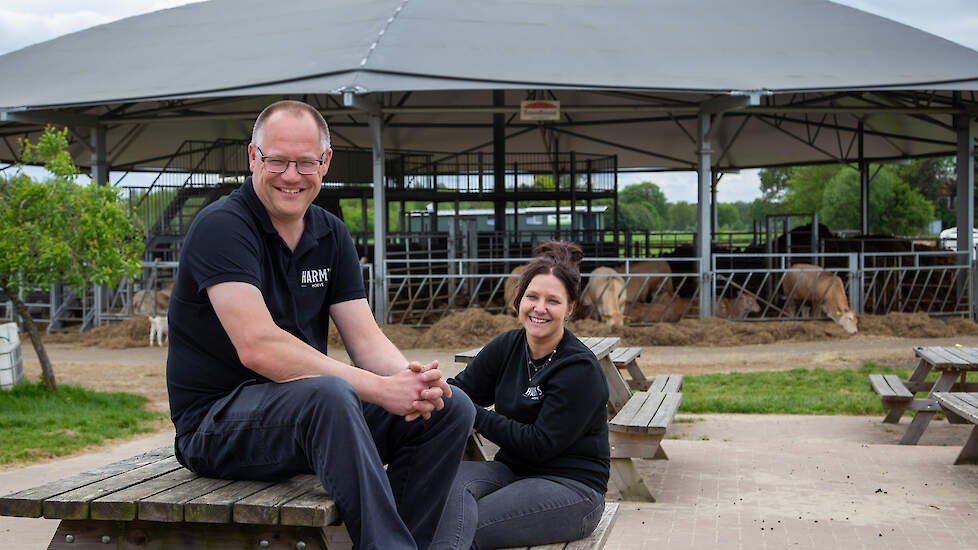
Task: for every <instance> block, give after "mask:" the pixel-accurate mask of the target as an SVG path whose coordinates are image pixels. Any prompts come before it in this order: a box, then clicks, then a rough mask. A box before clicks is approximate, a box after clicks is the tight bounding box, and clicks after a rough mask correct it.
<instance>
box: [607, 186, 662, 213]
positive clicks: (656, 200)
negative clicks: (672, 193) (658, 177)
mask: <svg viewBox="0 0 978 550" xmlns="http://www.w3.org/2000/svg"><path fill="white" fill-rule="evenodd" d="M618 201H619V202H625V203H642V204H646V205H648V206H649V207H650V208H652V209H653V210H655V212H656V213H657V214H658V215H659V217H660V218H665V217H667V216H668V215H669V202H668V201H667V200H666V195H665V193H663V192H662V190H661V189H659V186H658V185H656V184H654V183H652V182H650V181H643V182H642V183H638V184H635V185H629V186H628V187H625V188H624V189H623V190H622V191H621V193H619V194H618Z"/></svg>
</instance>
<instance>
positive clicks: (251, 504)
mask: <svg viewBox="0 0 978 550" xmlns="http://www.w3.org/2000/svg"><path fill="white" fill-rule="evenodd" d="M317 487H321V485H320V483H319V479H318V478H316V476H314V475H311V474H304V475H298V476H295V477H293V478H291V479H289V480H287V481H280V482H278V483H276V484H275V485H272V486H271V487H267V488H265V489H262V490H261V491H258V492H257V493H255V494H253V495H251V496H248V497H245V498H243V499H241V500H239V501H238V502H236V503H234V513H233V516H232V517H233V518H234V523H257V524H261V525H276V524H278V522H279V509H280V507H281V506H282V504H284V503H286V502H288V501H290V500H292V499H294V498H295V497H297V496H300V495H303V494H305V493H308V492H309V491H311V490H312V489H315V488H317Z"/></svg>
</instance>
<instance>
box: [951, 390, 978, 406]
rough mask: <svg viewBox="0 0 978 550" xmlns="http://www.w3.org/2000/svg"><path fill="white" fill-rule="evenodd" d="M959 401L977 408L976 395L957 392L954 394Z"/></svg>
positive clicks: (977, 394)
mask: <svg viewBox="0 0 978 550" xmlns="http://www.w3.org/2000/svg"><path fill="white" fill-rule="evenodd" d="M955 395H956V396H957V397H958V398H959V399H961V400H962V401H964V402H965V403H967V404H968V405H971V406H972V407H975V408H978V393H975V392H967V393H965V392H957V393H956V394H955Z"/></svg>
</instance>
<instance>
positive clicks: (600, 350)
mask: <svg viewBox="0 0 978 550" xmlns="http://www.w3.org/2000/svg"><path fill="white" fill-rule="evenodd" d="M620 340H621V339H620V338H617V337H608V338H600V339H598V340H597V341H596V342H594V344H593V345H590V346H588V347H589V348H590V349H591V353H593V354H594V356H595V357H597V358H598V359H603V358H604V357H607V356H608V354H609V353H611V350H612V349H614V348H615V346H617V345H618V342H619V341H620Z"/></svg>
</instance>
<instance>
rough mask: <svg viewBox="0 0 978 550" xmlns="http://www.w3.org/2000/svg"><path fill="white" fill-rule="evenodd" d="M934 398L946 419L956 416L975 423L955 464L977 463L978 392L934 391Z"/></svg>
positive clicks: (963, 420)
mask: <svg viewBox="0 0 978 550" xmlns="http://www.w3.org/2000/svg"><path fill="white" fill-rule="evenodd" d="M934 398H935V399H937V402H938V403H939V404H940V406H941V408H942V409H943V410H944V414H946V415H947V417H948V420H950V419H952V418H956V419H959V420H961V421H962V422H970V423H972V424H974V425H975V427H974V428H972V430H971V435H970V436H968V441H966V442H965V444H964V447H963V448H962V449H961V453H959V454H958V458H957V459H956V460H955V461H954V463H955V464H978V393H966V392H936V393H935V394H934Z"/></svg>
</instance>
